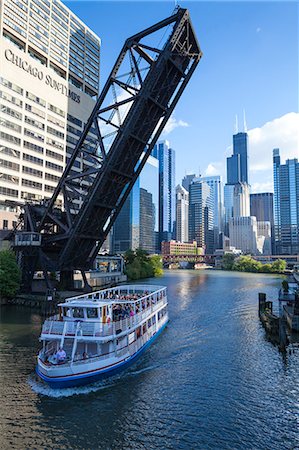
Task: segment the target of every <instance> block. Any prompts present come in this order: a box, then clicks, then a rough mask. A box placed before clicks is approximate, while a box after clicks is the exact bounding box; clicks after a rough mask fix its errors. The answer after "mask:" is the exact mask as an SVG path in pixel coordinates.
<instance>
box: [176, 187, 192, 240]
mask: <svg viewBox="0 0 299 450" xmlns="http://www.w3.org/2000/svg"><path fill="white" fill-rule="evenodd" d="M188 215H189V192H188V191H186V189H185V188H183V187H182V186H181V185H180V184H178V185H177V187H176V220H175V222H176V240H177V241H179V242H188V241H189V234H188V226H189V221H188Z"/></svg>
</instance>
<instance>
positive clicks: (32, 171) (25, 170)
mask: <svg viewBox="0 0 299 450" xmlns="http://www.w3.org/2000/svg"><path fill="white" fill-rule="evenodd" d="M22 172H23V173H27V174H28V175H33V176H34V177H38V178H42V177H43V172H42V171H41V170H37V169H33V167H27V166H22Z"/></svg>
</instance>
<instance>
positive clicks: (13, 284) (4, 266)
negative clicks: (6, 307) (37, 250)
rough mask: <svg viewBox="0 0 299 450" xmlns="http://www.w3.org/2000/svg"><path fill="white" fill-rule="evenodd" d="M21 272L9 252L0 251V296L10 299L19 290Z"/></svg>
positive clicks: (13, 256) (14, 258)
mask: <svg viewBox="0 0 299 450" xmlns="http://www.w3.org/2000/svg"><path fill="white" fill-rule="evenodd" d="M20 283H21V271H20V269H19V267H18V264H17V261H16V256H15V254H14V253H13V252H12V251H10V250H2V251H0V296H3V297H7V298H12V297H14V296H15V295H16V293H17V292H18V290H19V289H20Z"/></svg>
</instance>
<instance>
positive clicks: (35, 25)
mask: <svg viewBox="0 0 299 450" xmlns="http://www.w3.org/2000/svg"><path fill="white" fill-rule="evenodd" d="M29 24H30V25H31V26H32V27H33V28H35V29H36V30H37V31H38V32H39V33H41V34H43V35H44V36H45V37H46V38H48V37H49V33H48V31H46V30H45V27H44V26H41V25H40V24H38V23H36V22H35V21H34V20H32V19H29Z"/></svg>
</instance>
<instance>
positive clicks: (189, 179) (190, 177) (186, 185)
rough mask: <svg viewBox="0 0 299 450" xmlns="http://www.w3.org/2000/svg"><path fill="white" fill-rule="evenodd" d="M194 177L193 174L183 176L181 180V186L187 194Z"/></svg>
mask: <svg viewBox="0 0 299 450" xmlns="http://www.w3.org/2000/svg"><path fill="white" fill-rule="evenodd" d="M195 177H196V175H195V173H192V174H188V175H185V176H184V178H183V180H182V186H183V188H184V189H186V191H188V192H189V186H190V184H191V183H192V181H193V179H194V178H195Z"/></svg>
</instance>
